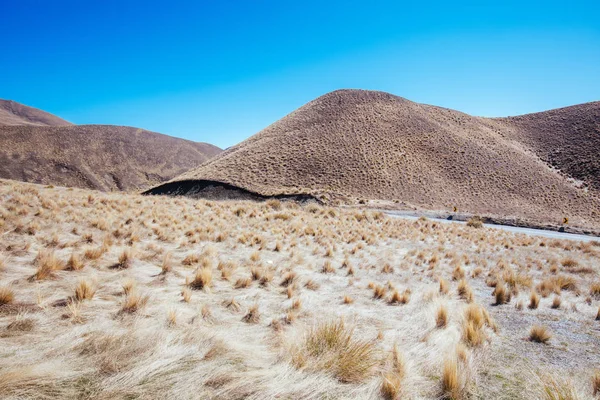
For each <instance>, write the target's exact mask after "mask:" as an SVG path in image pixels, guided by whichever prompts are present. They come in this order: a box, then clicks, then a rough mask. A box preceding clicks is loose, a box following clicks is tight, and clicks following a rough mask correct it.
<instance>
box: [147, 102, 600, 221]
mask: <svg viewBox="0 0 600 400" xmlns="http://www.w3.org/2000/svg"><path fill="white" fill-rule="evenodd" d="M599 112H600V103H590V104H583V105H580V106H574V107H568V108H564V109H560V110H553V111H548V112H544V113H538V114H531V115H525V116H520V117H513V118H497V119H489V118H480V117H473V116H470V115H467V114H464V113H461V112H458V111H454V110H449V109H445V108H441V107H435V106H430V105H425V104H419V103H414V102H411V101H409V100H406V99H404V98H401V97H398V96H394V95H391V94H388V93H383V92H374V91H363V90H339V91H335V92H332V93H329V94H326V95H324V96H321V97H319V98H317V99H316V100H313V101H311V102H310V103H308V104H306V105H305V106H303V107H301V108H299V109H298V110H296V111H294V112H292V113H291V114H289V115H287V116H286V117H284V118H282V119H281V120H279V121H277V122H275V123H274V124H272V125H271V126H269V127H267V128H265V129H264V130H262V131H261V132H259V133H257V134H256V135H254V136H252V137H251V138H249V139H247V140H245V141H244V142H242V143H240V144H238V145H237V146H234V147H232V148H229V149H227V150H226V151H224V152H222V153H221V154H219V155H218V156H216V157H214V158H213V159H211V160H209V161H208V162H206V163H204V164H202V165H200V166H198V167H197V168H195V169H192V170H191V171H188V172H186V173H184V174H182V175H180V176H178V177H177V178H175V179H173V180H172V181H171V182H169V183H165V184H161V185H159V186H158V187H156V188H154V189H152V190H151V191H149V193H178V194H185V193H193V194H194V195H196V196H202V190H203V189H202V188H203V187H204V186H207V183H210V182H222V183H225V184H228V185H232V186H233V187H238V188H241V189H244V190H247V191H249V192H252V193H255V194H258V195H263V196H272V195H282V194H288V195H289V194H297V193H306V194H311V195H314V196H321V197H323V198H338V199H342V200H343V201H345V202H347V203H355V202H357V201H358V200H359V199H376V200H385V201H389V202H404V203H407V204H408V205H412V206H416V207H421V208H426V209H431V210H451V209H453V207H457V208H458V209H459V210H460V211H465V212H470V213H476V214H484V215H500V216H511V217H517V218H527V219H530V220H537V221H559V220H560V219H561V217H562V216H570V217H571V221H572V223H575V224H578V225H582V226H590V225H595V226H598V224H599V221H600V200H599V198H600V196H599V195H598V193H599V192H598V191H597V190H596V189H597V188H598V179H599V178H598V177H599V174H598V165H599V164H598V163H599V160H600V151H598V149H599V148H600V144H599V143H600V132H599V130H598V124H599V123H600V117H599ZM580 181H581V182H580ZM217 185H218V184H217Z"/></svg>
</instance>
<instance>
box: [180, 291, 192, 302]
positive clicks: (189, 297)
mask: <svg viewBox="0 0 600 400" xmlns="http://www.w3.org/2000/svg"><path fill="white" fill-rule="evenodd" d="M181 296H182V297H183V301H185V302H186V303H189V302H190V301H192V291H191V290H190V289H189V288H183V289H182V290H181Z"/></svg>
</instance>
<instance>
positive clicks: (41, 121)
mask: <svg viewBox="0 0 600 400" xmlns="http://www.w3.org/2000/svg"><path fill="white" fill-rule="evenodd" d="M220 151H221V149H219V148H218V147H216V146H213V145H210V144H207V143H196V142H192V141H189V140H183V139H178V138H174V137H171V136H166V135H162V134H160V133H155V132H149V131H145V130H143V129H138V128H131V127H125V126H111V125H72V124H70V123H69V122H66V121H64V120H62V119H60V118H58V117H55V116H54V115H51V114H48V113H45V112H43V111H40V110H36V109H34V108H30V107H27V106H23V105H21V104H19V103H15V102H11V101H3V102H2V103H0V178H5V179H15V180H20V181H25V182H34V183H43V184H53V185H60V186H77V187H83V188H90V189H98V190H106V191H108V190H138V189H144V188H148V187H150V186H152V185H156V184H158V183H160V182H163V181H165V180H168V179H170V178H173V177H175V176H177V175H178V174H180V173H182V172H184V171H186V170H188V169H190V168H192V167H194V166H197V165H198V164H201V163H203V162H204V161H206V160H207V159H209V158H210V157H212V156H214V155H216V154H218V153H219V152H220Z"/></svg>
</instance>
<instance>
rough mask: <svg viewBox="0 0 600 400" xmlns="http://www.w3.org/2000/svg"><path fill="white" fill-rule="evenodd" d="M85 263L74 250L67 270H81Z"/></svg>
mask: <svg viewBox="0 0 600 400" xmlns="http://www.w3.org/2000/svg"><path fill="white" fill-rule="evenodd" d="M83 267H84V264H83V260H82V259H81V257H80V256H79V255H78V254H77V253H75V252H73V253H71V257H69V261H67V268H66V269H67V270H68V271H79V270H81V269H83Z"/></svg>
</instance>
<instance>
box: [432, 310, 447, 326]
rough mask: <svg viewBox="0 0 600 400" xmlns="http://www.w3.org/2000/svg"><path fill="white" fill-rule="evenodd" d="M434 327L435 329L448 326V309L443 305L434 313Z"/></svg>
mask: <svg viewBox="0 0 600 400" xmlns="http://www.w3.org/2000/svg"><path fill="white" fill-rule="evenodd" d="M435 326H436V327H437V328H445V327H446V326H448V308H447V307H446V306H444V305H441V306H440V307H439V308H438V309H437V311H436V313H435Z"/></svg>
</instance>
